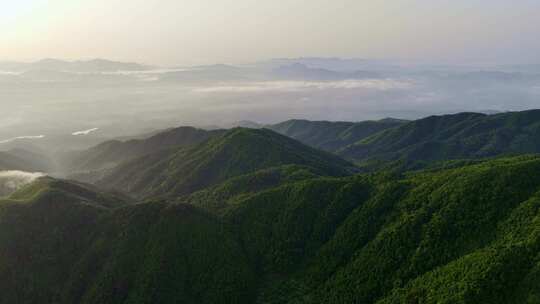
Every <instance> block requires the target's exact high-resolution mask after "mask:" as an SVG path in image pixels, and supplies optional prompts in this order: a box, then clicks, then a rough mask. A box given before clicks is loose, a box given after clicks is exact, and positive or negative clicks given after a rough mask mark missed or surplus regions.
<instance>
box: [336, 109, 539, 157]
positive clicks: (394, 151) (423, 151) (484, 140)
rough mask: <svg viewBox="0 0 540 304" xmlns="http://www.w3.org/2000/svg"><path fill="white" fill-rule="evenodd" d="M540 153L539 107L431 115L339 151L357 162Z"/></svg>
mask: <svg viewBox="0 0 540 304" xmlns="http://www.w3.org/2000/svg"><path fill="white" fill-rule="evenodd" d="M538 152H540V110H530V111H523V112H509V113H501V114H495V115H485V114H478V113H460V114H454V115H443V116H431V117H428V118H424V119H420V120H416V121H412V122H409V123H407V124H404V125H402V126H399V127H397V128H393V129H388V130H385V131H382V132H380V133H377V134H375V135H373V136H370V137H368V138H366V139H364V140H362V141H360V142H357V143H355V144H353V145H350V146H348V147H346V148H343V149H342V150H340V151H338V154H339V155H341V156H343V157H345V158H347V159H353V160H355V161H357V162H360V163H364V164H369V163H376V162H377V161H398V160H400V161H404V162H406V163H414V162H417V163H430V162H434V161H443V160H450V159H463V158H483V157H493V156H498V155H502V154H523V153H538Z"/></svg>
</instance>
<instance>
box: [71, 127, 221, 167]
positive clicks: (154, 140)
mask: <svg viewBox="0 0 540 304" xmlns="http://www.w3.org/2000/svg"><path fill="white" fill-rule="evenodd" d="M223 132H224V131H222V130H215V131H206V130H201V129H196V128H192V127H179V128H175V129H170V130H166V131H163V132H160V133H158V134H155V135H153V136H151V137H149V138H146V139H132V140H128V141H120V140H111V141H106V142H104V143H102V144H100V145H97V146H95V147H93V148H90V149H88V150H84V151H75V152H71V153H69V154H68V155H66V156H64V157H63V161H62V163H63V164H62V165H63V167H64V168H63V170H65V171H67V172H80V171H83V172H84V171H94V170H100V169H105V168H111V167H114V166H115V165H118V164H119V163H121V162H124V161H127V160H130V159H134V158H137V157H141V156H144V155H147V154H152V153H156V152H158V151H162V150H165V149H169V148H175V147H187V146H191V145H196V144H199V143H201V142H204V141H206V140H208V139H209V138H211V137H213V136H218V135H220V134H222V133H223Z"/></svg>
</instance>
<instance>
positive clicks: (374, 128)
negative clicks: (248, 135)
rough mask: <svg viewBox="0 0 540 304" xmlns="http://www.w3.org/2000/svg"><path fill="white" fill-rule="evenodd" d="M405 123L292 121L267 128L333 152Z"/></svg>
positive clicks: (391, 121) (398, 121)
mask: <svg viewBox="0 0 540 304" xmlns="http://www.w3.org/2000/svg"><path fill="white" fill-rule="evenodd" d="M404 123H406V121H405V120H398V119H391V118H389V119H382V120H378V121H361V122H345V121H341V122H339V121H338V122H334V121H309V120H301V119H293V120H288V121H284V122H282V123H278V124H275V125H271V126H268V128H269V129H271V130H273V131H276V132H278V133H281V134H283V135H286V136H289V137H291V138H294V139H296V140H298V141H300V142H303V143H305V144H307V145H310V146H312V147H315V148H318V149H322V150H326V151H330V152H335V151H338V150H340V149H342V148H345V147H347V146H349V145H352V144H354V143H357V142H359V141H361V140H363V139H364V138H367V137H369V136H371V135H373V134H376V133H378V132H381V131H383V130H386V129H390V128H394V127H397V126H400V125H403V124H404Z"/></svg>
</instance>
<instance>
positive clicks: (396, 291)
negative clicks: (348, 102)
mask: <svg viewBox="0 0 540 304" xmlns="http://www.w3.org/2000/svg"><path fill="white" fill-rule="evenodd" d="M539 113H540V111H527V112H516V113H503V114H497V115H483V114H476V113H461V114H456V115H448V116H434V117H428V118H426V119H422V120H418V121H413V122H398V123H399V125H397V126H394V127H390V128H387V129H385V130H382V131H378V132H375V133H374V134H373V135H369V136H367V137H365V138H364V139H362V140H361V141H360V143H356V144H353V146H361V145H366V146H367V145H373V146H370V147H372V148H373V150H372V151H376V152H378V153H377V154H373V155H376V156H377V157H380V161H381V162H386V163H387V164H392V162H395V161H409V160H411V161H417V160H421V161H424V162H426V163H427V162H431V164H436V165H432V166H428V168H427V169H426V168H424V169H421V170H416V171H407V170H383V169H379V170H376V171H375V170H374V171H362V172H360V171H359V170H358V168H357V167H355V166H354V165H353V164H351V163H350V162H348V161H346V160H344V159H342V158H340V157H339V156H336V155H333V154H331V153H329V152H323V151H320V150H317V149H315V148H312V147H309V146H307V145H305V144H302V143H300V142H299V141H297V140H295V139H291V138H289V137H287V136H284V135H280V134H278V133H276V132H274V131H272V130H269V129H246V128H234V129H231V130H228V131H216V132H217V133H211V135H209V133H207V131H202V130H197V129H189V128H184V129H182V132H184V133H183V134H192V135H193V136H192V137H190V136H184V135H182V136H180V137H179V138H178V137H175V136H170V134H169V135H168V136H165V137H160V136H163V134H158V135H156V136H157V137H156V138H170V139H171V140H170V141H167V140H154V139H152V142H153V143H154V144H152V145H149V146H145V145H142V144H141V145H140V146H139V144H140V143H143V142H144V140H143V141H136V142H137V143H138V145H134V146H137V147H144V148H145V149H142V148H141V150H137V149H135V150H136V151H145V152H144V153H145V154H143V155H142V156H136V157H133V158H132V157H131V156H129V155H127V157H128V158H127V159H125V160H123V159H118V160H117V161H118V162H119V165H117V166H116V167H114V168H112V169H109V170H103V171H102V174H103V178H102V179H101V180H99V181H98V182H97V183H96V185H88V184H84V183H79V182H72V181H68V180H58V179H53V178H50V177H43V178H38V179H37V180H36V181H35V182H33V183H31V184H29V185H27V186H24V187H23V188H21V189H19V190H18V191H16V192H15V193H13V194H12V195H10V196H9V197H8V198H5V199H0V294H2V297H0V303H30V304H33V303H36V304H37V303H57V304H58V303H59V304H63V303H66V304H67V303H85V304H92V303H96V304H97V303H100V304H102V303H104V304H109V303H110V304H129V303H177V302H182V303H272V304H273V303H289V304H293V303H294V304H297V303H305V304H307V303H378V304H386V303H471V304H472V303H490V304H491V303H501V304H502V303H505V304H506V303H511V304H513V303H516V304H517V303H538V300H539V299H540V293H539V292H538V291H539V290H540V266H539V265H540V263H539V261H540V255H539V254H538V252H540V156H538V155H533V154H531V155H520V156H513V157H507V156H500V155H501V154H505V153H510V152H512V153H517V154H523V153H522V152H524V151H533V152H534V151H535V149H536V148H537V147H538V143H539V141H538V138H537V136H538V134H539V133H538V131H539V128H540V127H539V126H540V120H539V119H538V118H539V117H538V115H540V114H539ZM391 123H396V122H391ZM303 124H307V125H308V126H309V125H310V124H311V123H309V122H307V123H306V122H301V124H300V125H303ZM293 125H297V122H295V123H293ZM317 125H318V124H317ZM318 126H320V125H318ZM349 127H350V126H349ZM347 128H348V127H347ZM337 129H339V128H337ZM337 129H336V130H337ZM178 130H179V129H177V131H178ZM299 130H300V131H301V128H300V129H299ZM308 130H309V127H308ZM169 131H170V130H169ZM185 132H187V133H185ZM310 132H311V131H309V132H307V133H302V132H296V133H295V134H315V135H316V134H317V132H318V131H317V132H313V133H310ZM335 132H341V131H335V130H332V131H329V132H328V133H326V135H323V136H314V137H310V136H307V137H303V138H304V140H306V139H307V138H321V139H322V138H325V137H327V138H331V137H332V136H334V135H333V134H336V133H335ZM164 134H166V133H164ZM174 134H179V133H174ZM182 142H185V143H186V144H185V145H182V144H178V143H182ZM417 142H422V143H425V142H429V143H431V142H437V143H440V145H441V146H443V147H446V145H448V143H453V142H461V143H462V144H463V145H465V144H466V143H467V144H470V148H471V149H470V151H473V152H467V153H472V154H467V153H465V154H459V153H455V154H452V153H443V154H438V153H435V152H440V151H439V150H435V151H431V150H428V151H427V152H426V153H427V154H422V153H420V152H418V151H420V150H415V151H416V152H415V153H413V154H410V155H409V154H405V153H404V152H403V151H409V150H407V149H409V148H410V147H416V146H417V144H416V143H417ZM486 142H488V143H489V144H487V145H486V144H485V143H486ZM475 143H476V144H475ZM124 144H125V143H124ZM121 145H122V143H121ZM353 146H348V147H347V148H346V149H345V150H347V149H349V148H351V147H353ZM418 146H419V147H424V146H425V145H423V144H420V145H418ZM125 147H133V146H129V145H126V146H124V147H123V148H125ZM146 148H148V149H146ZM385 149H389V150H388V151H392V150H395V151H398V152H396V154H395V155H397V156H394V155H393V154H391V153H390V152H385V151H387V150H385ZM105 150H106V149H105ZM113 150H114V149H113ZM345 150H340V152H341V151H345ZM347 151H349V150H347ZM355 151H357V152H358V151H359V150H355ZM410 151H413V150H410ZM455 151H461V150H450V152H455ZM474 151H476V152H474ZM508 151H510V152H508ZM520 151H521V152H520ZM379 152H380V153H379ZM428 152H429V153H428ZM480 152H482V153H480ZM137 153H138V152H137ZM387 153H389V154H387ZM106 154H107V153H105V154H104V155H106ZM112 154H114V153H112ZM112 154H110V155H112ZM426 155H428V156H430V157H426ZM463 155H465V156H469V157H468V158H470V160H468V159H459V157H461V156H463ZM454 156H455V158H458V159H455V160H453V159H454ZM487 156H489V157H487ZM374 157H375V156H374ZM415 157H416V158H415ZM424 157H426V158H424ZM439 160H440V161H443V162H437V161H439ZM362 161H372V159H371V158H366V159H365V160H364V159H362ZM104 189H117V190H121V191H123V192H124V193H127V194H129V195H130V196H133V197H136V198H137V200H133V199H132V198H131V197H128V196H127V195H123V194H120V193H119V192H109V191H105V190H104Z"/></svg>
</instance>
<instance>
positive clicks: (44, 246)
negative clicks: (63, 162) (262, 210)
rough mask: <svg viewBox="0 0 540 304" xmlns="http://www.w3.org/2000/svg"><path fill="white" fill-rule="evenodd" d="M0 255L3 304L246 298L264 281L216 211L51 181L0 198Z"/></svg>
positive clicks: (40, 182) (237, 301) (157, 301)
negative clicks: (131, 199)
mask: <svg viewBox="0 0 540 304" xmlns="http://www.w3.org/2000/svg"><path fill="white" fill-rule="evenodd" d="M0 256H1V257H2V258H1V259H0V282H1V283H0V292H1V293H2V297H0V303H29V304H32V303H96V304H97V303H129V302H132V303H175V302H182V303H240V302H246V301H247V300H249V299H251V298H253V293H254V290H255V287H254V285H255V283H256V282H257V280H256V278H255V277H254V275H253V270H252V267H251V266H250V264H249V260H248V259H247V258H246V257H245V256H244V254H243V252H242V250H241V247H240V245H239V244H238V242H237V241H236V240H235V239H234V237H233V236H232V234H231V233H230V232H229V231H228V230H227V229H225V227H224V225H223V224H222V223H221V222H220V221H219V220H218V219H216V218H214V217H212V216H209V215H208V214H207V213H205V212H203V211H201V210H197V209H195V208H193V207H191V206H189V205H177V206H173V205H169V204H164V203H159V202H153V203H149V204H137V205H130V204H125V202H124V201H123V199H122V198H121V197H118V196H114V195H113V196H111V195H109V194H106V193H103V192H94V190H93V189H89V188H85V187H83V186H81V185H77V184H72V183H70V182H65V181H58V180H53V179H50V178H44V179H40V180H39V181H37V182H36V183H34V184H32V185H30V186H28V187H26V188H24V189H21V190H20V191H19V192H17V193H15V194H14V195H12V196H11V198H10V199H8V200H1V201H0Z"/></svg>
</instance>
